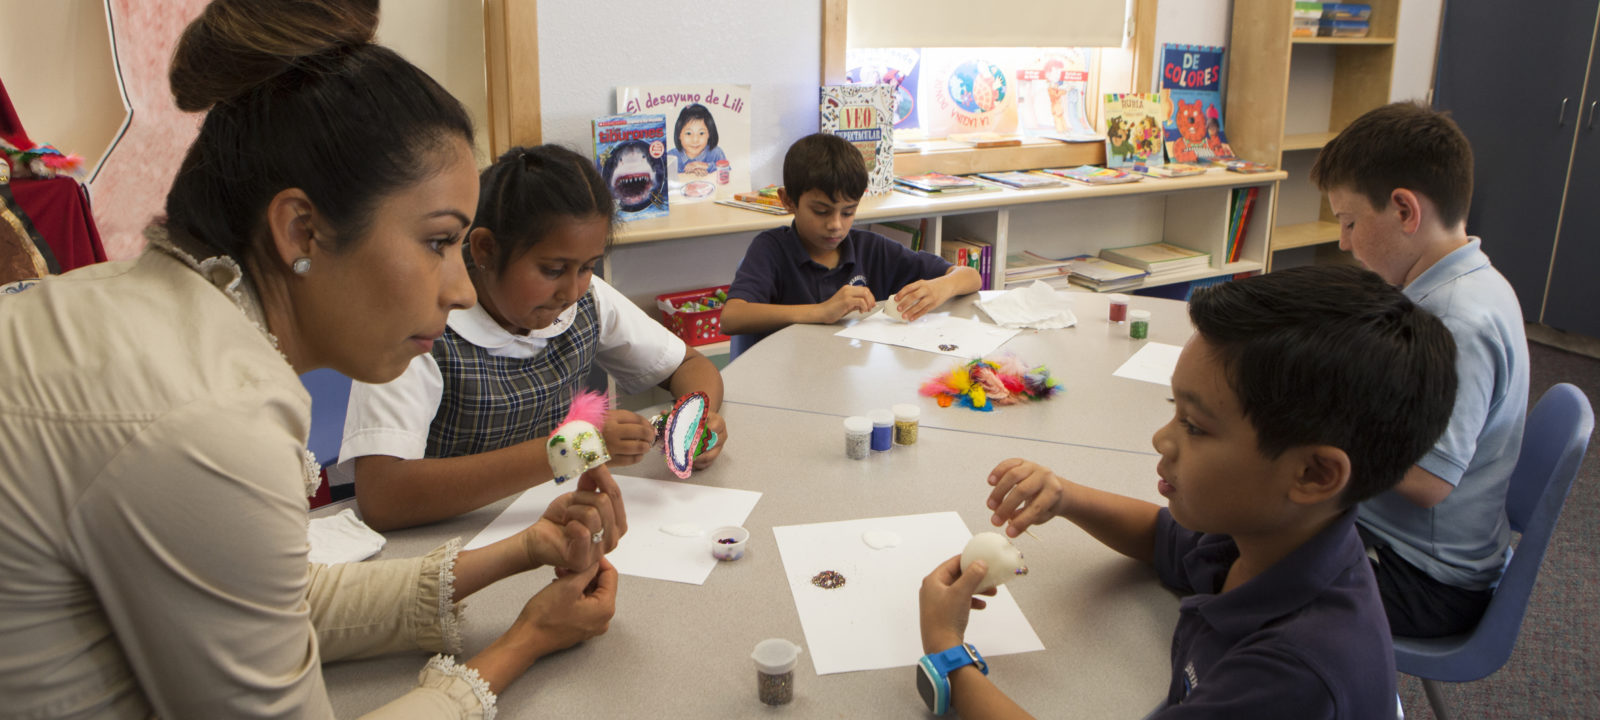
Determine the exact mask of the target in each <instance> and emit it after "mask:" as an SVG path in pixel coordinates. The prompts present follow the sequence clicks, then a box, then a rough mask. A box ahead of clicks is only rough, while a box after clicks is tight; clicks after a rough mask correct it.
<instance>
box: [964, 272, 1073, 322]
mask: <svg viewBox="0 0 1600 720" xmlns="http://www.w3.org/2000/svg"><path fill="white" fill-rule="evenodd" d="M978 307H980V308H983V311H984V312H985V313H987V314H988V315H989V317H990V318H991V319H993V320H994V324H996V325H999V326H1000V327H1004V328H1030V329H1034V330H1053V329H1056V328H1066V327H1072V326H1073V325H1076V324H1078V317H1077V316H1076V315H1073V314H1072V301H1071V300H1070V299H1069V298H1068V296H1067V294H1066V293H1064V292H1060V291H1058V290H1056V289H1055V288H1053V287H1050V285H1049V284H1048V283H1046V282H1044V281H1043V280H1035V281H1033V284H1032V285H1028V286H1026V287H1020V288H1017V289H1015V290H1008V291H1006V292H1004V293H1002V294H1000V295H999V296H996V297H992V298H989V299H988V300H979V301H978Z"/></svg>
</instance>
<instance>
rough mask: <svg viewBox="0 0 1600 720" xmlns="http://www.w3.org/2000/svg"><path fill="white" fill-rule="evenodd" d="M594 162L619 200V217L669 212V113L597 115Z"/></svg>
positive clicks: (627, 217)
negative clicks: (666, 114) (667, 114)
mask: <svg viewBox="0 0 1600 720" xmlns="http://www.w3.org/2000/svg"><path fill="white" fill-rule="evenodd" d="M593 126H594V166H595V168H596V169H598V170H599V171H600V177H601V179H603V180H605V183H606V187H608V188H610V189H611V197H613V198H616V200H617V219H618V220H622V221H629V220H643V219H646V218H653V217H661V216H664V215H666V214H667V116H665V115H606V116H603V117H597V118H595V119H594V123H593Z"/></svg>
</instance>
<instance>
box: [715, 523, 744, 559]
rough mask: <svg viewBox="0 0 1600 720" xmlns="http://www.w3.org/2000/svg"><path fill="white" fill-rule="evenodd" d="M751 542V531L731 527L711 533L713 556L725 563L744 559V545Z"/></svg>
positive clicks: (721, 528) (720, 528)
mask: <svg viewBox="0 0 1600 720" xmlns="http://www.w3.org/2000/svg"><path fill="white" fill-rule="evenodd" d="M749 540H750V531H749V530H746V529H744V528H742V527H736V526H733V525H729V526H727V527H719V528H717V529H716V530H713V531H711V556H712V557H714V558H716V559H718V560H724V561H731V560H738V559H739V558H742V557H744V545H745V543H746V542H748V541H749Z"/></svg>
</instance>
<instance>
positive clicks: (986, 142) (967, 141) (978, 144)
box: [945, 132, 1022, 148]
mask: <svg viewBox="0 0 1600 720" xmlns="http://www.w3.org/2000/svg"><path fill="white" fill-rule="evenodd" d="M945 139H946V140H949V141H950V142H953V143H959V144H962V145H966V146H967V147H974V148H993V147H1016V146H1018V145H1021V144H1022V138H1021V137H1020V136H1018V135H1015V134H1012V133H997V132H970V133H950V134H949V135H947V136H945Z"/></svg>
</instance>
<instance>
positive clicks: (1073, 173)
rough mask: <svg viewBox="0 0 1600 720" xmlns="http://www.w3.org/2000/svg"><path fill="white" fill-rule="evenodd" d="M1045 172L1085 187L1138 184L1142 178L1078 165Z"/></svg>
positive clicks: (1114, 169) (1136, 174) (1128, 173)
mask: <svg viewBox="0 0 1600 720" xmlns="http://www.w3.org/2000/svg"><path fill="white" fill-rule="evenodd" d="M1041 172H1047V173H1050V174H1051V175H1054V176H1056V177H1063V178H1066V179H1068V180H1076V181H1078V182H1081V183H1084V184H1085V185H1118V184H1121V183H1131V182H1139V181H1140V180H1143V179H1144V177H1143V176H1142V175H1139V174H1138V173H1133V172H1128V171H1127V170H1118V169H1116V168H1103V167H1098V166H1095V165H1079V166H1078V167H1074V168H1045V169H1044V170H1042V171H1041Z"/></svg>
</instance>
